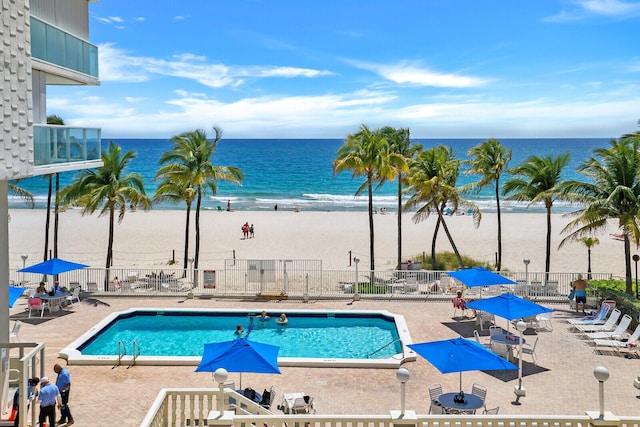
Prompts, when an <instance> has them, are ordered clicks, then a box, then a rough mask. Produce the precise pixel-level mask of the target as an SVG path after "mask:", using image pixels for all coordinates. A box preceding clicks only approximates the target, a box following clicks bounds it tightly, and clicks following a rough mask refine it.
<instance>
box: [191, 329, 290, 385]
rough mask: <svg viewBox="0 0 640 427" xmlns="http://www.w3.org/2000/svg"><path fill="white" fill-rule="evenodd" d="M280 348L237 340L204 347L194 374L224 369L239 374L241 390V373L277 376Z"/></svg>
mask: <svg viewBox="0 0 640 427" xmlns="http://www.w3.org/2000/svg"><path fill="white" fill-rule="evenodd" d="M279 351H280V347H277V346H275V345H270V344H263V343H259V342H256V341H249V340H248V339H246V338H238V339H235V340H233V341H224V342H217V343H210V344H205V345H204V353H203V354H202V360H201V361H200V364H199V365H198V367H197V368H196V372H215V371H216V369H218V368H224V369H226V370H227V372H239V373H240V389H242V373H243V372H253V373H257V374H279V373H280V368H278V352H279Z"/></svg>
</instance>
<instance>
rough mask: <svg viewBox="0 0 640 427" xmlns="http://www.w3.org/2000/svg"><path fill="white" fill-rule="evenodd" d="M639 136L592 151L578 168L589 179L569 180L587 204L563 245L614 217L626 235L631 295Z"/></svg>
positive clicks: (638, 235) (639, 238) (639, 204)
mask: <svg viewBox="0 0 640 427" xmlns="http://www.w3.org/2000/svg"><path fill="white" fill-rule="evenodd" d="M639 148H640V135H633V134H628V135H625V136H623V137H622V138H619V139H617V140H616V139H613V140H611V141H610V143H609V147H608V148H597V149H595V150H593V154H594V155H593V156H592V157H590V158H589V159H587V160H586V161H585V162H584V163H583V164H582V165H581V166H580V167H579V168H578V171H579V172H581V173H582V174H584V175H585V176H586V177H587V178H589V182H573V181H572V182H570V183H568V185H567V188H568V190H570V191H572V192H574V193H575V194H577V200H578V201H580V202H581V203H582V205H583V206H584V207H583V208H582V209H579V210H578V211H576V212H573V213H572V214H571V215H572V216H575V217H576V218H575V219H574V220H572V221H571V222H569V224H567V226H566V227H565V228H564V230H563V233H569V234H568V236H567V237H565V238H564V239H563V240H562V242H560V245H563V244H565V243H566V242H569V241H573V240H577V239H579V238H581V237H585V236H589V235H591V234H593V233H595V232H598V231H604V230H606V228H607V226H608V224H607V220H609V219H614V220H617V222H618V227H619V228H620V230H621V231H622V234H623V235H624V256H625V280H626V292H627V293H628V294H632V293H633V292H632V291H633V288H632V286H633V284H632V276H631V242H633V243H634V244H635V245H636V246H638V244H640V151H639Z"/></svg>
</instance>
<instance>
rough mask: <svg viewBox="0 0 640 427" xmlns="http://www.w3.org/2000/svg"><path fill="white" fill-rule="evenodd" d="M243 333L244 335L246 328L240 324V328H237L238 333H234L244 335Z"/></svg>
mask: <svg viewBox="0 0 640 427" xmlns="http://www.w3.org/2000/svg"><path fill="white" fill-rule="evenodd" d="M243 333H244V328H243V327H242V324H241V323H238V326H236V331H235V332H234V334H236V335H242V334H243Z"/></svg>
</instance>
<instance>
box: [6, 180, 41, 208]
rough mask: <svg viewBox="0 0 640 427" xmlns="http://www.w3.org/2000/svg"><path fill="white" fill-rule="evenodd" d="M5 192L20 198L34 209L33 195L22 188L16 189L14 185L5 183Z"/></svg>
mask: <svg viewBox="0 0 640 427" xmlns="http://www.w3.org/2000/svg"><path fill="white" fill-rule="evenodd" d="M7 191H8V193H9V194H13V195H16V196H18V197H20V198H21V199H22V200H24V201H25V202H26V203H27V204H28V205H29V207H30V208H31V209H33V208H35V207H36V203H35V201H34V198H33V194H31V192H29V191H27V190H25V189H24V188H22V187H18V186H17V185H16V184H13V183H11V182H9V183H7Z"/></svg>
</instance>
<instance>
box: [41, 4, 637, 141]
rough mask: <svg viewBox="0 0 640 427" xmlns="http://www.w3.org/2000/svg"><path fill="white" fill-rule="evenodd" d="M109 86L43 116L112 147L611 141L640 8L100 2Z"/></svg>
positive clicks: (61, 100) (625, 126)
mask: <svg viewBox="0 0 640 427" xmlns="http://www.w3.org/2000/svg"><path fill="white" fill-rule="evenodd" d="M89 13H90V18H89V19H90V31H91V42H93V43H95V44H96V45H98V47H99V50H100V80H101V86H100V87H92V86H81V87H68V86H67V87H50V88H49V94H48V98H49V99H48V114H58V115H60V116H62V117H63V118H64V119H65V120H66V122H67V124H70V125H78V126H95V127H101V128H102V130H103V137H104V138H121V137H132V138H145V137H148V138H170V137H172V136H173V135H176V134H179V133H181V132H184V131H189V130H194V129H198V128H202V129H205V130H210V129H211V128H212V127H213V126H218V127H219V128H221V129H222V131H223V135H224V137H226V138H343V137H345V135H347V134H349V133H353V132H356V131H357V130H358V128H359V127H360V125H361V124H367V125H369V126H370V127H372V128H376V127H380V126H385V125H391V126H394V127H408V128H410V129H411V135H412V136H413V137H416V138H492V137H495V138H518V137H523V138H524V137H550V138H551V137H618V136H620V135H621V134H623V133H626V132H631V131H636V130H638V119H640V44H639V42H640V1H623V0H544V1H538V0H529V1H518V2H515V1H504V0H485V1H478V0H455V1H443V0H439V1H435V0H433V1H427V0H416V1H409V0H407V1H403V0H399V1H389V0H385V1H380V0H367V1H366V2H363V1H354V0H351V1H349V0H303V1H300V0H295V1H294V0H186V1H175V0H155V1H150V0H133V1H132V0H128V1H123V0H101V1H99V2H97V3H90V6H89Z"/></svg>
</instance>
